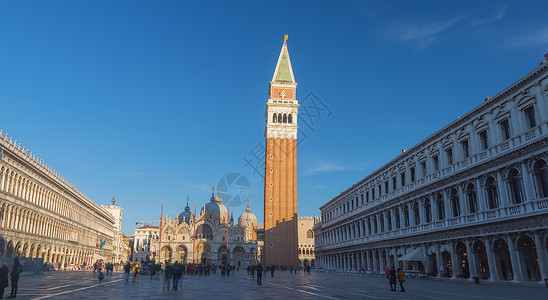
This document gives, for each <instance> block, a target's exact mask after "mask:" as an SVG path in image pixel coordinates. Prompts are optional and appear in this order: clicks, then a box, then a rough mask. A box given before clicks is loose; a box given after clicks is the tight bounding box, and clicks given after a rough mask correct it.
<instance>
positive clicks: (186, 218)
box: [179, 203, 192, 224]
mask: <svg viewBox="0 0 548 300" xmlns="http://www.w3.org/2000/svg"><path fill="white" fill-rule="evenodd" d="M191 219H192V213H191V212H190V207H189V206H188V203H187V204H186V207H185V211H183V212H182V213H180V214H179V224H181V223H183V222H185V223H187V224H190V220H191Z"/></svg>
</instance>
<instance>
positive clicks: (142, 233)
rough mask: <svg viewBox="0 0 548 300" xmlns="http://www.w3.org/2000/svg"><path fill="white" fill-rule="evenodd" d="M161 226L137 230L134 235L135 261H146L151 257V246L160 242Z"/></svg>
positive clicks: (145, 226)
mask: <svg viewBox="0 0 548 300" xmlns="http://www.w3.org/2000/svg"><path fill="white" fill-rule="evenodd" d="M158 228H159V226H149V225H144V226H141V227H139V228H135V232H134V234H133V255H132V256H133V261H138V262H140V261H146V260H149V259H150V258H151V257H150V248H151V247H150V246H151V244H152V243H158V241H159V233H160V231H159V230H158Z"/></svg>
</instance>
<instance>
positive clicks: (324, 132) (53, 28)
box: [0, 1, 548, 235]
mask: <svg viewBox="0 0 548 300" xmlns="http://www.w3.org/2000/svg"><path fill="white" fill-rule="evenodd" d="M547 11H548V2H547V1H288V2H285V1H248V2H247V1H246V2H241V1H220V2H212V1H2V2H0V128H1V129H3V130H4V133H6V132H8V133H9V135H10V136H13V137H14V139H17V140H19V141H21V142H22V145H24V146H26V147H27V148H29V149H30V150H31V151H33V152H34V153H36V154H37V155H38V156H39V157H40V158H42V159H43V160H45V161H46V162H47V163H48V164H50V165H51V166H53V167H54V168H55V169H56V170H57V171H59V172H60V173H61V174H62V175H63V176H65V177H66V178H68V179H69V180H71V181H72V182H73V183H74V184H75V185H76V186H78V187H79V188H80V189H81V190H82V191H83V192H84V193H86V194H87V195H88V196H90V197H91V198H92V199H94V200H95V201H96V202H97V203H99V204H110V200H111V199H112V196H113V195H116V199H117V202H116V203H117V204H119V205H121V206H123V208H124V213H123V231H124V233H125V234H126V235H132V234H133V229H134V228H135V222H137V221H148V220H157V219H158V218H159V216H160V203H161V200H164V203H165V207H164V211H166V212H167V213H168V214H169V215H171V216H175V214H176V212H179V213H180V212H182V211H183V210H184V206H185V204H186V197H187V195H188V196H190V199H191V200H190V201H191V203H193V202H194V201H196V202H198V207H201V206H202V205H203V204H204V203H206V202H207V201H209V198H210V196H211V188H210V187H211V186H212V185H217V183H218V182H219V180H220V179H221V178H222V177H223V176H224V175H225V174H228V173H240V174H242V175H244V176H245V177H246V178H248V179H249V181H250V183H251V194H250V197H249V198H250V199H249V200H250V206H251V209H252V211H253V212H254V213H255V214H256V215H257V217H258V219H259V222H262V220H263V205H262V201H263V183H262V178H261V177H260V176H258V175H256V174H254V172H253V169H252V168H250V167H249V166H245V162H244V157H246V158H248V159H249V158H251V157H252V155H250V154H249V153H250V151H252V150H253V149H254V148H255V147H256V145H258V144H259V143H264V124H265V120H264V111H265V103H266V101H267V89H268V83H269V81H270V80H271V79H272V75H273V72H274V68H275V64H276V60H277V58H278V55H279V51H280V49H281V45H282V41H283V35H284V34H288V35H289V40H288V47H289V53H290V56H291V62H292V65H293V71H294V74H295V78H296V81H297V82H298V83H299V86H298V88H297V98H298V99H301V100H302V99H303V97H305V96H306V95H307V94H308V93H310V92H313V93H314V94H315V95H316V96H317V97H318V98H319V99H320V100H321V101H322V103H324V104H325V106H326V107H327V108H328V109H329V110H330V111H331V114H330V115H329V116H327V115H325V114H324V115H322V116H321V118H320V117H317V118H316V119H315V120H313V121H314V125H313V126H310V127H307V128H304V127H302V125H303V124H302V122H301V124H300V125H301V128H302V129H303V130H305V134H306V135H307V138H306V140H304V141H303V143H301V144H300V146H299V148H298V185H299V190H298V197H299V202H298V206H299V214H300V215H307V216H311V215H313V214H316V215H319V207H320V206H321V205H322V204H324V203H326V202H327V201H329V200H330V199H331V198H332V197H334V196H336V195H337V194H339V193H340V192H342V191H343V190H345V189H346V188H348V187H350V186H351V185H352V184H353V183H355V182H357V181H358V180H360V179H362V178H363V177H365V176H366V175H368V174H369V173H370V172H371V171H372V170H374V169H376V168H378V167H379V166H381V165H383V164H385V163H386V162H388V161H389V160H391V159H392V158H394V157H395V156H397V155H398V154H400V153H401V149H402V148H410V147H412V146H413V145H415V144H416V143H418V142H419V141H421V140H422V139H424V138H426V137H427V136H429V135H430V134H432V133H433V132H435V131H437V130H438V129H441V128H442V127H443V126H444V125H446V124H448V123H450V122H451V121H453V120H455V119H456V118H457V117H458V116H459V115H463V114H464V113H466V112H467V111H469V110H471V109H472V108H473V107H475V106H477V105H479V104H481V103H482V102H483V100H484V98H485V97H489V96H493V95H494V94H496V93H497V92H499V91H501V90H502V89H504V88H505V87H507V86H508V85H510V84H511V83H513V82H514V81H516V80H518V79H520V78H521V77H522V76H524V75H525V74H527V73H528V72H530V71H531V70H533V69H534V68H535V67H537V66H538V64H539V63H540V62H541V61H542V60H544V58H543V55H544V54H545V53H547V52H548V18H547V15H546V12H547ZM309 103H310V102H309ZM301 113H302V110H301ZM191 206H193V205H191ZM198 209H199V208H198ZM243 209H244V206H243V205H242V206H239V207H235V208H233V207H232V206H231V210H232V211H234V216H235V217H236V218H237V217H238V216H239V215H240V214H241V213H242V212H243Z"/></svg>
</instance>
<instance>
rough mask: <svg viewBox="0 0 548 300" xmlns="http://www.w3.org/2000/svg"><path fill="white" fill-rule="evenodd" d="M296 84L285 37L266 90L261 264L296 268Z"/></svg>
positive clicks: (297, 107)
mask: <svg viewBox="0 0 548 300" xmlns="http://www.w3.org/2000/svg"><path fill="white" fill-rule="evenodd" d="M296 89H297V83H296V82H295V77H294V76H293V69H292V68H291V60H290V59H289V52H288V50H287V35H285V37H284V43H283V45H282V50H281V52H280V56H279V58H278V63H277V64H276V70H275V71H274V76H273V77H272V81H270V86H269V89H268V102H267V103H266V112H265V118H266V128H265V139H266V151H265V176H264V178H265V185H264V224H265V243H264V263H265V264H266V265H277V266H280V265H285V266H297V265H299V256H298V244H297V130H298V128H299V127H298V126H297V114H298V110H299V102H298V101H297V99H296V94H295V92H296Z"/></svg>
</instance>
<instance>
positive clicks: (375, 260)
mask: <svg viewBox="0 0 548 300" xmlns="http://www.w3.org/2000/svg"><path fill="white" fill-rule="evenodd" d="M371 256H372V257H373V271H377V270H378V269H379V257H378V255H376V253H375V250H373V253H372V255H371Z"/></svg>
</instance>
